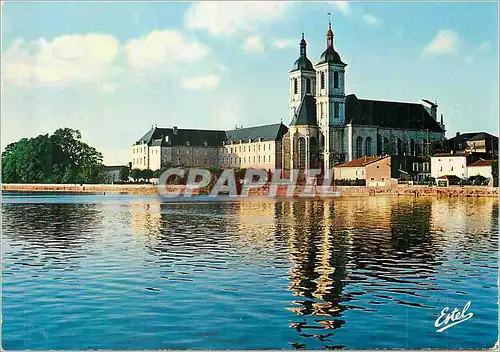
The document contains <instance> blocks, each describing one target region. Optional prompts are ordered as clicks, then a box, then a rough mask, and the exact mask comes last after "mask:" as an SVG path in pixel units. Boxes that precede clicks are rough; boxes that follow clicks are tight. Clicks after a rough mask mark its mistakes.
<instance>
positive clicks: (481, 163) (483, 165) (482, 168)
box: [467, 160, 495, 179]
mask: <svg viewBox="0 0 500 352" xmlns="http://www.w3.org/2000/svg"><path fill="white" fill-rule="evenodd" d="M494 162H495V161H494V160H478V161H475V162H473V163H472V164H470V165H469V166H467V174H468V177H473V176H478V175H479V176H483V177H484V178H487V179H491V178H492V177H493V175H492V174H491V165H492V164H493V163H494Z"/></svg>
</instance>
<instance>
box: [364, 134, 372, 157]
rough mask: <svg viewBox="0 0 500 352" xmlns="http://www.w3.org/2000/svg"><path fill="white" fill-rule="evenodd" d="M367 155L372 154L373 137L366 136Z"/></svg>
mask: <svg viewBox="0 0 500 352" xmlns="http://www.w3.org/2000/svg"><path fill="white" fill-rule="evenodd" d="M365 155H368V156H370V155H372V139H371V137H368V138H366V140H365Z"/></svg>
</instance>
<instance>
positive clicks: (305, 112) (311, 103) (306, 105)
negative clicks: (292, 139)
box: [290, 94, 317, 126]
mask: <svg viewBox="0 0 500 352" xmlns="http://www.w3.org/2000/svg"><path fill="white" fill-rule="evenodd" d="M299 125H308V126H317V122H316V98H315V97H314V96H312V95H310V94H306V95H304V97H303V98H302V102H301V103H300V105H299V107H298V108H297V111H296V113H295V116H294V118H293V119H292V122H291V123H290V126H299Z"/></svg>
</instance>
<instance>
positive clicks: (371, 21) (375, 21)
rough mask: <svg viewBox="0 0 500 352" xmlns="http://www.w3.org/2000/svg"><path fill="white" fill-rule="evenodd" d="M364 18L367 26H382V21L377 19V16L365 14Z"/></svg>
mask: <svg viewBox="0 0 500 352" xmlns="http://www.w3.org/2000/svg"><path fill="white" fill-rule="evenodd" d="M361 16H362V18H363V21H365V23H366V24H369V25H372V26H378V25H379V24H380V19H378V17H376V16H375V15H372V14H371V13H364V14H362V15H361Z"/></svg>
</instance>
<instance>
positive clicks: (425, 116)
mask: <svg viewBox="0 0 500 352" xmlns="http://www.w3.org/2000/svg"><path fill="white" fill-rule="evenodd" d="M345 114H346V123H349V122H352V124H353V125H372V126H380V127H387V128H404V129H423V130H427V129H428V130H429V131H433V132H444V131H443V129H442V128H441V126H440V125H439V124H438V122H437V121H436V120H434V118H433V117H432V115H431V114H430V113H429V112H428V110H427V109H425V107H424V106H423V105H422V104H419V103H404V102H394V101H382V100H368V99H358V97H356V95H354V94H350V95H348V96H347V97H346V107H345Z"/></svg>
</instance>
